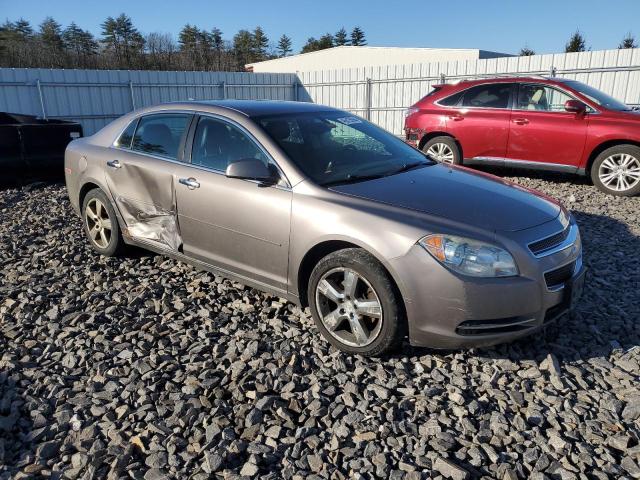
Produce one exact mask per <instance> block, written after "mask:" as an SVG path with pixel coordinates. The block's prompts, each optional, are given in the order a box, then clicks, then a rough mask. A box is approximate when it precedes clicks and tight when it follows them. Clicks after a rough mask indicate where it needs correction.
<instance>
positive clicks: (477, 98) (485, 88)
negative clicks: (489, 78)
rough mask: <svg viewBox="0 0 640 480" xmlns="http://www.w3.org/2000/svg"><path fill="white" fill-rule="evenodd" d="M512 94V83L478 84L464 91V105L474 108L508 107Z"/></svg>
mask: <svg viewBox="0 0 640 480" xmlns="http://www.w3.org/2000/svg"><path fill="white" fill-rule="evenodd" d="M510 95H511V84H510V83H488V84H485V85H478V86H476V87H471V88H470V89H468V90H466V91H465V92H464V97H463V99H462V106H463V107H473V108H508V107H509V97H510Z"/></svg>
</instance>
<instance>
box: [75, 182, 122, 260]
mask: <svg viewBox="0 0 640 480" xmlns="http://www.w3.org/2000/svg"><path fill="white" fill-rule="evenodd" d="M82 220H83V223H84V230H85V233H86V234H87V237H88V238H89V242H90V243H91V246H92V247H93V249H94V250H95V251H96V252H98V253H99V254H100V255H104V256H106V257H112V256H115V255H118V254H120V253H121V252H122V251H123V250H124V240H123V239H122V235H121V233H120V225H118V219H117V218H116V212H115V210H114V209H113V207H112V206H111V202H110V201H109V199H108V198H107V196H106V195H105V194H104V192H103V191H102V190H99V189H97V188H96V189H94V190H91V191H89V192H88V193H87V195H86V196H85V197H84V201H83V202H82Z"/></svg>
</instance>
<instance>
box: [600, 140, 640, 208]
mask: <svg viewBox="0 0 640 480" xmlns="http://www.w3.org/2000/svg"><path fill="white" fill-rule="evenodd" d="M591 180H592V181H593V183H594V185H595V186H597V187H598V188H599V189H600V190H602V191H603V192H606V193H609V194H611V195H617V196H623V197H631V196H633V195H637V194H639V193H640V147H637V146H635V145H616V146H614V147H611V148H608V149H606V150H605V151H603V152H602V153H600V155H598V156H597V157H596V159H595V161H594V162H593V165H592V166H591Z"/></svg>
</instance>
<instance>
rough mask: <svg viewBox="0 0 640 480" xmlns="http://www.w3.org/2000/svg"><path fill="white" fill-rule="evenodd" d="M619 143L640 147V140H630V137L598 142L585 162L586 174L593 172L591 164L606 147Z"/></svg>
mask: <svg viewBox="0 0 640 480" xmlns="http://www.w3.org/2000/svg"><path fill="white" fill-rule="evenodd" d="M619 145H633V146H634V147H640V141H635V140H628V139H613V140H607V141H604V142H602V143H600V144H598V145H597V146H596V147H595V148H594V149H593V150H592V151H591V153H590V154H589V157H588V158H587V162H586V163H585V174H586V175H587V176H588V175H589V174H590V173H591V166H592V165H593V162H595V161H596V158H598V155H600V154H601V153H602V152H604V151H605V150H606V149H608V148H611V147H616V146H619Z"/></svg>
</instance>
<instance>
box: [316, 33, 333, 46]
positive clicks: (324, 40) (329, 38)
mask: <svg viewBox="0 0 640 480" xmlns="http://www.w3.org/2000/svg"><path fill="white" fill-rule="evenodd" d="M331 47H333V35H331V34H330V33H325V34H324V35H323V36H321V37H320V40H318V50H324V49H325V48H331Z"/></svg>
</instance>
